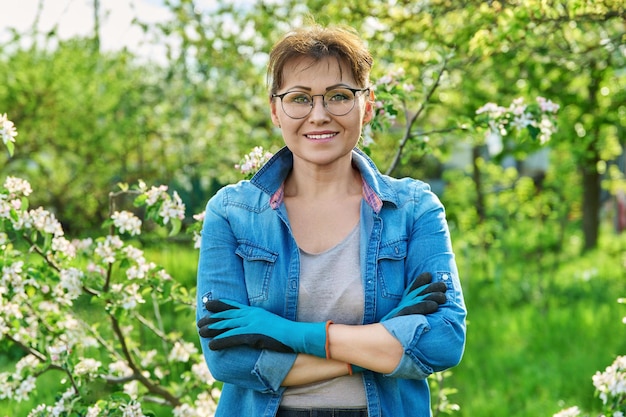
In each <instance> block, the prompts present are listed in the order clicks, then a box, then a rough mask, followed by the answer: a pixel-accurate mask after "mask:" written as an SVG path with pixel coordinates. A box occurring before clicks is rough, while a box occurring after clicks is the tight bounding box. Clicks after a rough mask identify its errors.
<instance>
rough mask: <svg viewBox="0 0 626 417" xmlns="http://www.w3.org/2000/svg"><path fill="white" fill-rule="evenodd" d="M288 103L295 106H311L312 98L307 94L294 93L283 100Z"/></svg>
mask: <svg viewBox="0 0 626 417" xmlns="http://www.w3.org/2000/svg"><path fill="white" fill-rule="evenodd" d="M283 100H284V101H285V102H286V103H293V104H310V103H311V96H310V95H308V94H307V93H300V92H293V93H289V94H287V95H286V96H285V98H284V99H283Z"/></svg>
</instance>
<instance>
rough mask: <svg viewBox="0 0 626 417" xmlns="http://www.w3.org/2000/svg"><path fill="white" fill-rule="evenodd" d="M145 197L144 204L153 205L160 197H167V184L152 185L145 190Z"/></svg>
mask: <svg viewBox="0 0 626 417" xmlns="http://www.w3.org/2000/svg"><path fill="white" fill-rule="evenodd" d="M145 194H146V196H147V199H146V205H148V206H153V205H155V204H156V203H157V201H159V200H160V199H163V198H166V197H167V185H160V186H158V187H152V188H150V189H149V190H148V191H146V192H145Z"/></svg>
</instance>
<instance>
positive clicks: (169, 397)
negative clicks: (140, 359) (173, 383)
mask: <svg viewBox="0 0 626 417" xmlns="http://www.w3.org/2000/svg"><path fill="white" fill-rule="evenodd" d="M110 317H111V323H112V325H113V331H114V332H115V335H116V336H117V339H118V340H119V342H120V344H121V346H122V354H123V355H124V358H125V359H126V362H127V364H128V366H129V367H130V368H131V369H132V370H133V377H132V379H136V380H138V381H139V382H140V383H141V384H142V385H143V386H144V387H146V388H147V389H148V391H149V392H151V393H152V394H155V395H158V396H159V397H162V398H164V399H165V400H166V401H167V402H168V403H169V404H171V405H172V406H174V407H176V406H178V405H180V399H179V398H178V397H176V396H174V395H173V394H172V393H170V392H169V391H167V390H165V389H163V388H161V386H159V385H158V384H155V383H153V382H152V381H150V380H149V379H148V378H146V377H145V376H144V375H143V374H142V372H141V369H139V367H138V366H137V364H136V363H135V361H134V360H133V357H132V355H131V354H130V351H129V350H128V345H127V344H126V338H125V337H124V333H123V332H122V329H121V327H120V324H119V322H118V320H117V319H116V318H115V317H114V316H113V315H110Z"/></svg>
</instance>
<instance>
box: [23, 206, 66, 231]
mask: <svg viewBox="0 0 626 417" xmlns="http://www.w3.org/2000/svg"><path fill="white" fill-rule="evenodd" d="M28 215H29V216H30V218H31V220H32V225H33V227H34V228H35V229H36V230H38V231H40V232H42V233H49V234H51V235H54V236H63V227H62V226H61V223H59V221H58V220H57V219H56V217H55V216H54V214H52V213H50V212H49V211H48V210H44V209H43V208H42V207H38V208H36V209H35V210H30V211H29V212H28Z"/></svg>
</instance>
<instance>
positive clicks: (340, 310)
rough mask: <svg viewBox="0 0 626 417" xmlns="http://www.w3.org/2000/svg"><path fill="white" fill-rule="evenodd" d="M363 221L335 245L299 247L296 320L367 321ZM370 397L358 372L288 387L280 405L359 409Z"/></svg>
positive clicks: (353, 322) (357, 322)
mask: <svg viewBox="0 0 626 417" xmlns="http://www.w3.org/2000/svg"><path fill="white" fill-rule="evenodd" d="M359 229H360V228H359V225H358V224H357V225H356V227H355V228H354V229H353V230H352V232H350V234H349V235H348V236H347V237H346V238H345V239H344V240H343V241H342V242H341V243H339V244H338V245H337V246H335V247H333V248H331V249H328V250H327V251H325V252H322V253H319V254H309V253H306V252H304V251H303V250H302V249H300V292H299V295H298V321H303V322H320V321H327V320H332V321H333V323H337V324H361V323H363V306H364V303H365V301H364V299H363V283H362V281H361V267H360V263H359V259H360V257H359V244H360V243H359V242H360V239H359V235H360V233H359ZM366 405H367V400H366V397H365V388H364V386H363V378H362V376H361V375H360V374H356V375H352V376H342V377H339V378H334V379H331V380H328V381H322V382H317V383H313V384H307V385H300V386H296V387H289V388H287V389H286V390H285V393H284V395H283V399H282V403H281V406H283V407H291V408H302V407H315V408H331V407H343V408H356V407H365V406H366Z"/></svg>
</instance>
